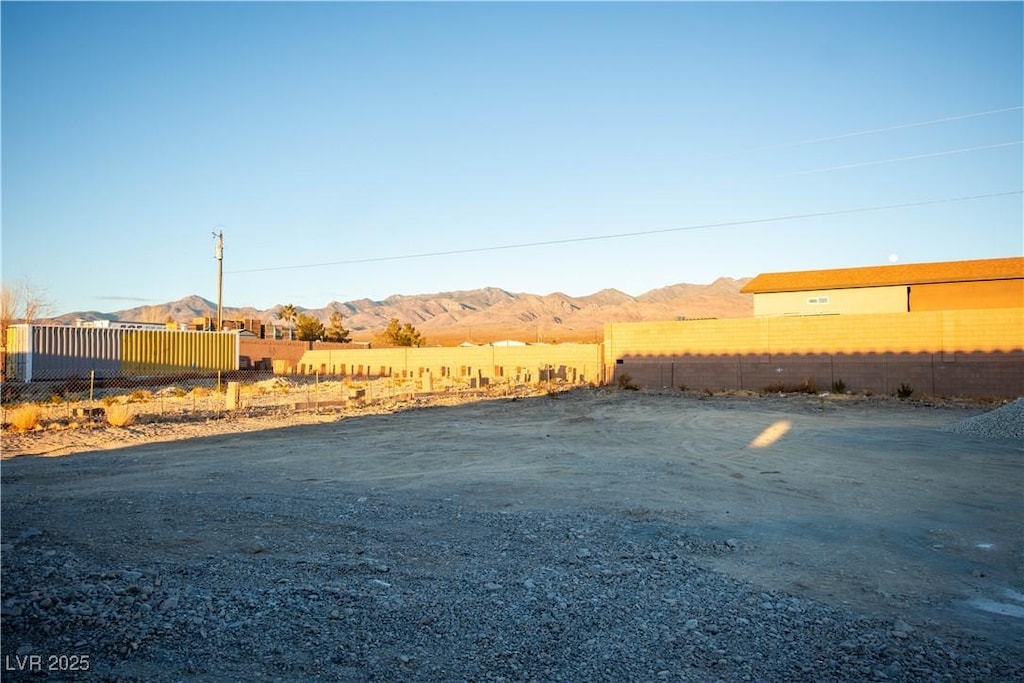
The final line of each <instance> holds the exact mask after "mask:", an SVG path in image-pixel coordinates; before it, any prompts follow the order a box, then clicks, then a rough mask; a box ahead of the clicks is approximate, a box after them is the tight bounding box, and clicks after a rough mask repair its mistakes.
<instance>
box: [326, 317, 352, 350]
mask: <svg viewBox="0 0 1024 683" xmlns="http://www.w3.org/2000/svg"><path fill="white" fill-rule="evenodd" d="M327 325H328V326H327V334H325V335H324V341H329V342H341V343H345V342H348V341H351V340H352V339H351V337H350V336H349V333H348V330H346V329H345V326H344V325H343V324H342V316H341V313H338V312H337V311H335V312H334V313H331V319H330V320H329V321H328V323H327Z"/></svg>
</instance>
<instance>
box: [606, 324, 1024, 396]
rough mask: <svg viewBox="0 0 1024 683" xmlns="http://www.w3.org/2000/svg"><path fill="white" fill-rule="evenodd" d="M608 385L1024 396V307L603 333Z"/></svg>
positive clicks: (614, 327) (624, 327)
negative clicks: (836, 387) (903, 389)
mask: <svg viewBox="0 0 1024 683" xmlns="http://www.w3.org/2000/svg"><path fill="white" fill-rule="evenodd" d="M604 347H605V362H606V364H607V370H606V375H607V376H608V377H609V381H616V378H617V377H618V376H619V375H621V374H622V373H627V374H629V375H630V377H632V381H633V382H634V383H636V384H639V385H641V386H648V387H667V386H672V387H677V388H678V387H680V386H686V387H688V388H694V389H701V388H708V389H712V390H717V389H751V390H761V389H763V388H764V387H768V386H772V385H779V384H781V385H784V386H787V387H795V386H798V385H800V384H802V383H804V382H806V381H807V380H811V381H813V382H814V383H815V384H816V385H817V386H818V388H819V389H820V390H822V391H827V390H829V389H830V388H831V386H832V383H833V382H834V381H836V380H839V379H841V380H842V381H843V382H844V383H845V384H846V387H847V390H851V391H870V392H872V393H885V394H892V393H895V392H896V390H897V388H898V387H899V386H900V385H901V384H904V383H905V384H907V385H909V386H911V387H913V388H914V389H915V390H916V391H917V392H918V393H922V394H930V395H939V396H956V395H958V396H984V397H1006V398H1012V397H1016V396H1021V395H1024V309H1019V308H1017V309H1006V308H1004V309H984V310H955V311H928V312H921V313H893V314H873V315H850V316H807V317H792V318H790V317H782V318H753V319H750V318H745V319H734V320H704V321H699V320H698V321H680V322H662V323H611V324H609V325H606V326H605V345H604Z"/></svg>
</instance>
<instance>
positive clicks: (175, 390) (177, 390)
mask: <svg viewBox="0 0 1024 683" xmlns="http://www.w3.org/2000/svg"><path fill="white" fill-rule="evenodd" d="M187 394H188V392H187V391H185V390H184V389H182V388H181V387H171V396H173V397H174V398H181V397H183V396H185V395H187Z"/></svg>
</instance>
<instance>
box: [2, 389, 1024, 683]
mask: <svg viewBox="0 0 1024 683" xmlns="http://www.w3.org/2000/svg"><path fill="white" fill-rule="evenodd" d="M406 407H408V408H414V409H412V410H406V411H404V412H399V413H391V412H386V411H383V410H381V411H378V412H380V414H374V415H363V416H358V417H355V416H349V417H342V416H340V415H329V416H326V415H315V414H309V415H308V416H307V419H308V420H309V423H307V424H302V425H298V426H294V425H293V426H288V427H286V426H285V423H286V422H287V421H288V420H289V419H293V418H291V417H289V416H278V417H277V418H264V419H276V420H280V422H269V423H268V422H264V423H262V425H263V427H264V429H262V430H260V431H249V429H251V427H252V426H253V425H254V424H256V423H255V422H254V423H252V424H249V423H246V422H245V420H247V419H250V418H241V417H238V418H230V419H221V420H212V421H210V422H209V423H202V424H200V425H196V424H186V425H180V426H174V427H170V426H167V425H143V426H134V427H130V428H126V430H128V431H127V433H128V434H129V435H130V436H128V437H126V438H125V439H124V440H123V441H112V440H109V439H108V438H107V437H106V436H103V437H102V438H99V439H97V440H95V441H92V442H88V441H86V440H85V439H83V441H82V443H81V444H78V445H76V446H74V447H65V448H64V449H63V450H61V451H60V453H62V454H64V453H68V452H71V451H75V450H87V451H89V452H80V453H78V454H76V455H71V456H68V457H59V458H53V457H50V458H42V457H18V458H14V459H8V460H5V461H4V464H3V468H2V472H0V474H2V484H3V500H2V504H3V528H2V534H3V543H4V545H3V579H4V589H3V590H4V603H3V604H4V606H5V607H4V609H5V611H4V617H3V629H4V631H3V635H4V639H3V650H4V651H3V654H4V655H8V654H12V655H13V654H15V653H16V652H18V651H20V652H22V653H43V654H46V653H49V652H50V651H55V650H57V649H59V648H64V650H63V651H65V652H69V651H71V650H74V649H75V648H76V643H79V644H78V645H77V648H78V649H79V650H83V649H84V650H89V651H90V653H91V656H92V662H93V667H94V670H95V671H97V672H99V673H101V674H103V675H106V676H109V677H111V678H112V679H117V680H134V679H133V677H137V679H138V680H178V679H181V678H190V679H197V680H222V679H223V678H224V677H244V678H248V679H253V680H257V679H259V678H260V677H261V676H269V677H274V676H278V677H280V676H284V677H286V678H295V677H301V678H303V679H307V680H311V679H316V678H322V679H323V680H339V679H341V680H363V679H367V678H374V677H376V678H400V679H405V680H452V679H465V678H476V679H483V680H487V679H494V680H499V679H505V680H512V679H548V680H553V679H566V680H582V679H589V680H593V679H605V680H624V679H632V680H638V679H652V678H657V679H666V680H717V679H725V680H742V679H744V678H748V679H751V680H794V679H817V680H822V679H829V680H864V679H865V678H867V679H871V678H875V679H879V680H881V679H890V680H944V679H955V680H1011V679H1013V678H1015V677H1019V676H1020V675H1022V674H1024V669H1022V668H1021V665H1020V661H1021V657H1022V655H1024V632H1022V627H1021V624H1022V623H1024V619H1022V617H1024V573H1022V558H1024V546H1022V539H1024V533H1022V532H1024V500H1022V497H1021V495H1020V493H1021V491H1022V490H1024V458H1022V453H1021V448H1020V443H1019V441H1017V440H1015V439H999V438H996V439H992V438H985V437H981V436H978V435H975V434H958V433H951V432H948V431H943V428H945V427H948V426H949V425H952V424H956V423H958V422H960V421H962V420H964V419H967V418H971V417H973V416H977V415H979V414H981V413H983V412H986V411H985V408H982V407H978V406H973V407H941V406H927V405H923V404H920V403H905V402H899V401H895V400H867V399H851V398H848V397H817V396H814V397H811V396H808V397H793V396H790V397H781V398H780V397H776V398H763V397H762V398H755V397H747V396H716V397H698V396H696V395H685V394H681V393H678V392H676V393H671V394H658V393H648V392H616V391H604V390H579V391H573V392H569V393H563V394H555V395H552V396H539V397H533V398H523V399H518V400H512V399H511V398H503V399H497V400H490V401H482V402H476V403H469V404H464V405H459V406H450V407H427V406H425V405H411V406H406ZM251 419H252V420H257V418H256V417H253V418H251ZM318 422H319V423H318ZM150 427H151V428H152V429H154V430H157V431H159V430H163V431H162V432H161V433H162V434H163V435H165V436H166V435H167V434H169V433H173V434H174V435H175V437H177V438H182V437H184V440H179V441H173V442H171V441H168V442H161V443H151V442H150V441H151V440H152V439H153V438H154V437H155V436H157V434H156V431H154V432H147V431H145V428H150ZM133 429H143V431H142V432H139V433H135V432H132V431H131V430H133ZM204 430H205V434H206V435H205V436H201V434H203V433H204ZM101 432H102V433H103V434H104V435H106V434H107V433H108V430H94V432H92V434H93V435H95V434H99V433H101ZM48 438H53V435H50V434H46V433H43V434H28V435H24V436H18V437H12V435H8V434H5V435H4V448H5V453H7V452H9V451H8V448H9V447H10V448H11V449H12V450H16V451H17V452H36V453H45V452H46V451H47V450H48V446H46V445H45V444H44V442H45V440H46V439H48ZM22 439H23V440H22ZM30 439H37V440H36V441H34V442H30V441H29V440H30ZM755 443H756V444H758V445H756V446H755V445H753V444H755ZM65 446H66V445H65ZM110 446H114V447H116V448H115V450H105V451H101V450H95V449H97V448H104V447H110ZM90 449H92V450H90ZM126 577H127V578H126ZM242 652H256V653H257V654H256V655H253V656H251V657H249V658H246V657H245V656H243V655H241V654H240V653H242ZM58 654H59V653H58Z"/></svg>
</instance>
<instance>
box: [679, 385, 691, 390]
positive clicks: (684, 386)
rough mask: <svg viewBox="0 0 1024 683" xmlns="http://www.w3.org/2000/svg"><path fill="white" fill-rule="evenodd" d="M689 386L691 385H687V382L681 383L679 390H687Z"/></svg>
mask: <svg viewBox="0 0 1024 683" xmlns="http://www.w3.org/2000/svg"><path fill="white" fill-rule="evenodd" d="M688 388H689V387H687V386H686V385H685V384H680V385H679V391H686V390H687V389H688Z"/></svg>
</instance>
